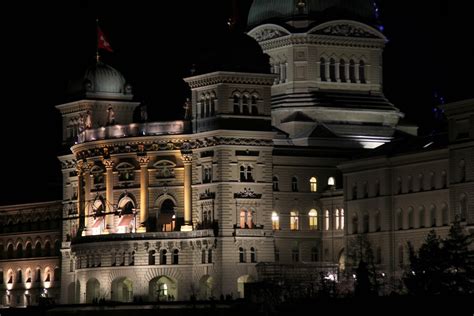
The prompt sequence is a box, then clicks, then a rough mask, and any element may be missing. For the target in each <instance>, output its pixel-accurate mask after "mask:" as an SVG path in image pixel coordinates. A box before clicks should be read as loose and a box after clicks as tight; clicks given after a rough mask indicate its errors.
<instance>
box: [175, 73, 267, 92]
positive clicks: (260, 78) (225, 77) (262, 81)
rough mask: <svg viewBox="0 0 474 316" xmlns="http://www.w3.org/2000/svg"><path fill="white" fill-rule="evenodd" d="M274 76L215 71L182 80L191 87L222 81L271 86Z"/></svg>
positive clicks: (220, 82)
mask: <svg viewBox="0 0 474 316" xmlns="http://www.w3.org/2000/svg"><path fill="white" fill-rule="evenodd" d="M275 77H276V75H273V74H258V73H243V72H242V73H241V72H221V71H217V72H212V73H209V74H204V75H199V76H194V77H189V78H185V79H184V81H186V82H187V83H188V84H189V86H190V87H191V89H195V88H199V87H205V86H211V85H216V84H222V83H228V84H229V83H230V84H249V85H258V86H271V85H273V82H274V80H275Z"/></svg>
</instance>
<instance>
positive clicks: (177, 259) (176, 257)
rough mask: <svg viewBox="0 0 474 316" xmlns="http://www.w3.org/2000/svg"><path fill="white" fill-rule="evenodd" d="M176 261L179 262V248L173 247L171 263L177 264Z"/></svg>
mask: <svg viewBox="0 0 474 316" xmlns="http://www.w3.org/2000/svg"><path fill="white" fill-rule="evenodd" d="M178 263H179V250H178V249H175V250H173V260H172V264H178Z"/></svg>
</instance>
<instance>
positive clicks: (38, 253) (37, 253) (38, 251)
mask: <svg viewBox="0 0 474 316" xmlns="http://www.w3.org/2000/svg"><path fill="white" fill-rule="evenodd" d="M41 253H42V251H41V242H40V241H39V240H38V241H37V242H36V243H35V257H41Z"/></svg>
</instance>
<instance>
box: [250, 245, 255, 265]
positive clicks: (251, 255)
mask: <svg viewBox="0 0 474 316" xmlns="http://www.w3.org/2000/svg"><path fill="white" fill-rule="evenodd" d="M250 262H257V250H255V248H254V247H250Z"/></svg>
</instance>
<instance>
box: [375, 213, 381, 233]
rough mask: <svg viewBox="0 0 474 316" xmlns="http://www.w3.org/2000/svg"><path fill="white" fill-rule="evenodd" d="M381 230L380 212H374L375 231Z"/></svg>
mask: <svg viewBox="0 0 474 316" xmlns="http://www.w3.org/2000/svg"><path fill="white" fill-rule="evenodd" d="M381 230H382V222H381V218H380V211H377V212H375V231H376V232H379V231H381Z"/></svg>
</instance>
